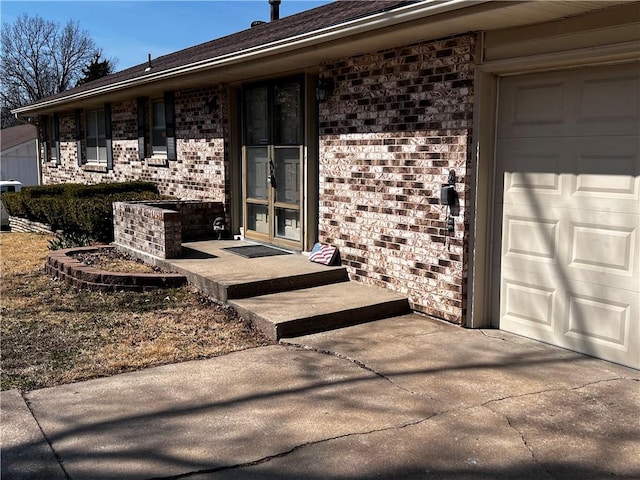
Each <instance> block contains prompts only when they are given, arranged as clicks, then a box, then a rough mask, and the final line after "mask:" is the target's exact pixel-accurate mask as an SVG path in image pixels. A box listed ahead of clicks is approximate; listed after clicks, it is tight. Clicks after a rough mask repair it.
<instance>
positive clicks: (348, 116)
mask: <svg viewBox="0 0 640 480" xmlns="http://www.w3.org/2000/svg"><path fill="white" fill-rule="evenodd" d="M474 52H475V37H474V36H472V35H465V36H459V37H454V38H449V39H444V40H440V41H435V42H428V43H423V44H418V45H412V46H408V47H403V48H398V49H390V50H384V51H380V52H376V53H372V54H367V55H361V56H358V57H353V58H347V59H343V60H340V61H337V62H335V63H331V64H326V65H324V66H323V67H322V69H321V73H320V76H321V77H324V78H332V79H333V81H334V83H335V87H334V91H333V94H332V95H331V97H330V99H329V100H328V101H327V102H325V103H322V104H320V167H319V168H320V212H319V213H320V215H319V216H320V219H319V223H320V224H319V232H320V240H321V241H323V242H327V243H331V244H334V245H336V246H338V247H339V249H340V253H341V256H342V259H343V263H344V264H345V265H347V266H348V269H349V272H350V275H351V278H352V279H355V280H359V281H362V282H364V283H368V284H373V285H378V286H381V287H386V288H390V289H392V290H395V291H397V292H398V293H400V294H403V295H406V296H408V297H409V299H410V301H411V303H412V306H413V308H414V309H416V310H418V311H421V312H424V313H427V314H430V315H434V316H436V317H440V318H444V319H446V320H449V321H452V322H456V323H461V322H462V321H463V320H464V316H465V314H466V312H465V309H466V305H465V289H466V285H467V267H466V263H467V249H468V237H469V230H468V228H469V227H468V223H469V222H468V211H467V209H466V205H467V201H468V196H469V187H470V182H471V175H470V174H469V172H468V166H469V165H470V155H471V126H472V114H473V108H472V107H473V74H474V64H473V61H474ZM450 169H453V170H455V172H456V181H457V182H458V183H457V184H456V190H457V192H458V195H459V198H460V212H459V215H458V216H456V217H454V221H455V232H454V233H453V234H452V235H451V236H449V235H448V234H447V228H446V227H447V226H446V220H447V209H446V207H445V206H443V205H440V203H439V195H440V186H441V184H443V183H446V182H447V178H448V175H449V170H450Z"/></svg>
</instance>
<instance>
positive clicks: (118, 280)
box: [45, 246, 187, 292]
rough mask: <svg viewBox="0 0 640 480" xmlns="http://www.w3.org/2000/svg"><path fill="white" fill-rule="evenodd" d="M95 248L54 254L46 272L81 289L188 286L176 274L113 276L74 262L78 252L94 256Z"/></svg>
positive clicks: (69, 249) (47, 264)
mask: <svg viewBox="0 0 640 480" xmlns="http://www.w3.org/2000/svg"><path fill="white" fill-rule="evenodd" d="M101 248H111V247H107V246H98V247H78V248H68V249H65V250H56V251H55V252H52V253H50V254H49V255H47V263H46V266H45V269H46V272H47V273H48V274H49V275H51V276H53V277H56V278H59V279H61V280H64V281H65V282H67V283H69V284H71V285H73V286H75V287H78V288H82V289H87V290H93V291H106V292H115V291H121V290H128V291H137V292H142V291H147V290H151V289H154V288H174V287H181V286H183V285H186V284H187V277H185V276H184V275H179V274H176V273H115V272H107V271H105V270H99V269H97V268H95V267H92V266H90V265H87V264H85V263H82V262H81V261H79V260H76V259H75V258H73V255H75V254H77V253H81V252H96V251H98V250H100V249H101Z"/></svg>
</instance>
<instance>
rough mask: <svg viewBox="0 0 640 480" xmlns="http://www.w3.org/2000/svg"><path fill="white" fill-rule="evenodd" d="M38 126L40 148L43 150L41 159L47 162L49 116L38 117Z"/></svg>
mask: <svg viewBox="0 0 640 480" xmlns="http://www.w3.org/2000/svg"><path fill="white" fill-rule="evenodd" d="M40 126H41V128H42V149H43V150H44V152H43V157H42V161H43V162H48V161H49V117H47V116H46V115H43V116H42V117H40Z"/></svg>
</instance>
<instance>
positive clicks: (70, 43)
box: [0, 14, 100, 108]
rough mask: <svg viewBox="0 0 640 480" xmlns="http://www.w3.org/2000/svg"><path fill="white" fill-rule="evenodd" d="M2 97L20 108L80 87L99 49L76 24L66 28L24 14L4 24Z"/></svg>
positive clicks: (6, 104) (0, 59) (4, 102)
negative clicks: (86, 69) (81, 80)
mask: <svg viewBox="0 0 640 480" xmlns="http://www.w3.org/2000/svg"><path fill="white" fill-rule="evenodd" d="M1 46H2V50H1V56H0V84H1V86H0V95H1V99H2V106H4V107H7V108H17V107H21V106H24V105H28V104H30V103H33V102H35V101H36V100H39V99H41V98H44V97H47V96H49V95H53V94H56V93H59V92H62V91H64V90H67V89H68V88H70V87H73V86H75V85H76V84H77V82H78V80H79V79H80V78H82V76H83V73H82V69H83V68H84V67H85V66H86V65H87V64H89V63H90V62H91V61H92V59H93V58H95V55H96V54H99V53H100V50H99V49H98V48H97V47H96V45H95V43H94V41H93V40H92V39H91V38H90V37H89V35H88V33H87V32H86V31H84V30H81V29H80V26H79V24H78V23H77V22H73V21H69V22H68V23H67V24H66V25H65V26H64V28H62V29H60V27H59V25H58V24H56V23H54V22H51V21H47V20H44V19H43V18H41V17H39V16H37V15H36V16H35V17H29V16H28V15H25V14H23V15H21V16H20V17H18V19H17V20H16V21H15V22H14V23H13V24H8V23H4V24H3V25H2V42H1Z"/></svg>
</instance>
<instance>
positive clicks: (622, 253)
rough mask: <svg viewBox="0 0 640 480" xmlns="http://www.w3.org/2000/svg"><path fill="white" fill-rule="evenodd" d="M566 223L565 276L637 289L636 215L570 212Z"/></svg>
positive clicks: (638, 223) (639, 277)
mask: <svg viewBox="0 0 640 480" xmlns="http://www.w3.org/2000/svg"><path fill="white" fill-rule="evenodd" d="M571 218H572V220H571V221H570V223H569V234H568V236H567V238H568V241H567V245H568V247H569V248H568V252H567V253H568V258H567V259H566V262H565V261H564V260H563V263H565V264H566V267H567V268H566V271H567V277H568V278H569V279H571V280H576V281H581V282H591V283H593V284H594V285H608V286H611V287H615V288H620V289H627V290H635V291H636V292H637V291H638V290H639V285H640V258H639V255H638V250H639V245H638V233H639V230H640V220H639V219H638V216H637V215H630V214H614V213H603V212H595V213H594V212H589V211H586V210H583V211H574V212H571Z"/></svg>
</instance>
